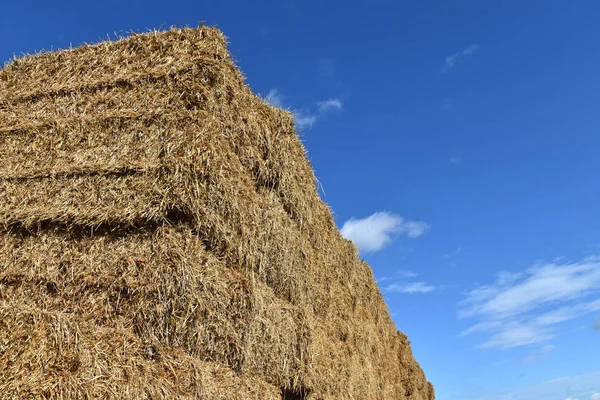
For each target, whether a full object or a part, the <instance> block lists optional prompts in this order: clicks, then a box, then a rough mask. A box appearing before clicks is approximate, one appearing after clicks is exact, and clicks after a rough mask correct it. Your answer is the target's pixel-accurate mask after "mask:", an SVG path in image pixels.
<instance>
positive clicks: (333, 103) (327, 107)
mask: <svg viewBox="0 0 600 400" xmlns="http://www.w3.org/2000/svg"><path fill="white" fill-rule="evenodd" d="M317 106H318V107H319V112H320V113H321V114H324V113H327V112H329V111H334V110H341V109H342V108H343V104H342V101H341V100H340V99H333V98H332V99H327V100H324V101H319V102H317Z"/></svg>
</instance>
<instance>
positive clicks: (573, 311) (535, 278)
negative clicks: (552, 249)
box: [459, 257, 600, 348]
mask: <svg viewBox="0 0 600 400" xmlns="http://www.w3.org/2000/svg"><path fill="white" fill-rule="evenodd" d="M559 261H560V260H557V261H555V262H552V263H546V264H539V265H536V266H535V267H533V268H530V269H528V270H526V271H524V272H520V273H510V272H502V273H500V274H498V276H497V278H496V282H494V283H493V284H492V285H484V286H479V287H477V288H475V289H474V290H472V291H470V292H468V293H467V297H466V299H465V300H464V301H463V302H462V303H461V309H460V311H459V317H460V318H477V319H478V320H479V322H478V323H477V324H475V325H474V326H472V327H471V328H469V329H467V330H466V331H464V332H463V333H462V334H461V336H465V335H468V334H472V333H475V332H486V333H488V334H489V335H490V337H489V338H488V340H487V341H486V342H484V343H483V344H482V347H500V348H508V347H517V346H524V345H528V344H533V343H539V342H543V341H546V340H549V339H551V338H552V337H554V336H555V335H556V327H555V325H557V324H559V323H561V322H564V321H567V320H570V319H574V318H577V317H580V316H582V315H585V314H589V313H592V312H595V311H598V310H600V298H594V299H586V298H587V297H590V296H596V297H597V296H598V295H599V294H600V258H598V257H590V258H586V259H584V260H583V261H581V262H576V263H569V262H564V261H563V262H562V263H559Z"/></svg>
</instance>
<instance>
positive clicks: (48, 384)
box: [0, 27, 434, 400]
mask: <svg viewBox="0 0 600 400" xmlns="http://www.w3.org/2000/svg"><path fill="white" fill-rule="evenodd" d="M0 159H2V161H3V162H2V163H1V164H0V399H16V398H45V399H64V398H73V399H75V398H90V399H92V398H94V399H95V398H107V399H109V398H115V399H116V398H126V399H150V398H152V399H157V398H182V399H186V398H190V399H192V398H196V399H198V398H199V399H203V398H204V399H219V398H221V399H240V400H249V399H282V398H284V399H286V398H287V399H289V398H306V399H365V400H369V399H398V398H406V399H419V400H421V399H423V400H425V399H426V400H431V399H433V398H434V394H433V388H432V387H431V385H430V384H429V383H428V382H427V381H426V379H425V376H424V374H423V371H422V370H421V368H420V367H419V366H418V364H417V363H416V362H415V361H414V359H413V357H412V354H411V350H410V345H409V342H408V340H407V339H406V336H404V335H403V334H401V333H399V332H397V331H396V329H395V327H394V324H393V322H392V321H391V319H390V317H389V314H388V310H387V307H386V305H385V303H384V301H383V299H382V297H381V294H380V293H379V290H378V288H377V285H376V284H375V281H374V279H373V275H372V272H371V269H370V267H369V266H368V265H367V264H366V263H364V262H362V261H361V260H360V259H359V257H358V254H357V251H356V249H355V248H354V246H353V245H352V244H351V243H350V242H348V241H346V240H344V239H343V238H342V237H341V236H340V234H339V232H338V230H337V228H336V226H335V224H334V221H333V219H332V216H331V213H330V211H329V209H328V208H327V206H326V205H325V204H324V203H323V202H322V201H321V199H320V198H319V196H318V193H317V190H316V187H315V184H314V181H315V178H314V174H313V171H312V168H311V166H310V164H309V162H308V161H307V158H306V155H305V150H304V147H303V146H302V144H301V142H300V141H299V139H298V137H297V135H296V134H295V132H294V121H293V116H292V115H291V114H290V113H289V112H287V111H284V110H280V109H277V108H275V107H272V106H270V105H269V104H267V103H265V102H264V101H263V100H261V99H260V98H258V97H257V96H255V95H254V94H253V93H252V92H251V90H250V89H249V88H248V87H247V85H246V84H245V82H244V79H243V76H242V74H241V73H240V72H239V70H238V69H237V68H236V66H235V65H234V64H233V62H232V61H231V58H230V57H229V55H228V53H227V50H226V41H225V39H224V37H223V35H222V34H221V33H220V32H219V31H218V30H216V29H214V28H208V27H199V28H197V29H173V30H170V31H167V32H152V33H148V34H143V35H132V36H131V37H128V38H123V39H120V40H118V41H115V42H105V43H100V44H97V45H86V46H82V47H79V48H75V49H72V50H66V51H60V52H55V53H46V54H40V55H36V56H31V57H25V58H22V59H18V60H14V61H12V62H11V63H9V64H7V65H6V66H5V67H4V68H3V69H2V70H0Z"/></svg>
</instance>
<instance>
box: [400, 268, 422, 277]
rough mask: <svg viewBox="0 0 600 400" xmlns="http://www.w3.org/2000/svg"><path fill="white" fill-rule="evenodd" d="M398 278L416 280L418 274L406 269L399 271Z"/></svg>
mask: <svg viewBox="0 0 600 400" xmlns="http://www.w3.org/2000/svg"><path fill="white" fill-rule="evenodd" d="M396 276H398V277H399V278H414V277H415V276H417V274H416V273H415V272H413V271H407V270H405V269H401V270H398V271H397V272H396Z"/></svg>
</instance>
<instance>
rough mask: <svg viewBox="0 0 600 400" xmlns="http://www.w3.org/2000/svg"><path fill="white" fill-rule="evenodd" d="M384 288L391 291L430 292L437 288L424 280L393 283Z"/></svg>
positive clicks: (407, 292)
mask: <svg viewBox="0 0 600 400" xmlns="http://www.w3.org/2000/svg"><path fill="white" fill-rule="evenodd" d="M383 290H384V291H386V292H390V293H406V294H413V293H429V292H431V291H433V290H435V286H431V285H427V284H425V283H424V282H407V283H392V284H391V285H388V286H386V287H385V288H384V289H383Z"/></svg>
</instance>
